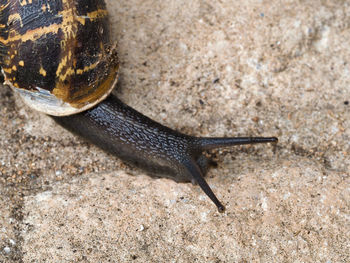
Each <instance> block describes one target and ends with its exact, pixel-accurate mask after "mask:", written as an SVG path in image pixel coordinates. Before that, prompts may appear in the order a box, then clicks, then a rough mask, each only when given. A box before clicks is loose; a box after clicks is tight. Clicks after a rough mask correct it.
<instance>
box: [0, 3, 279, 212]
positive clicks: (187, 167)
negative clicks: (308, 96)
mask: <svg viewBox="0 0 350 263" xmlns="http://www.w3.org/2000/svg"><path fill="white" fill-rule="evenodd" d="M0 66H1V68H2V73H3V75H4V78H5V82H4V84H6V85H9V86H10V87H11V88H12V89H13V90H14V91H15V92H17V93H19V94H20V96H21V97H22V98H23V100H24V101H25V102H26V103H27V104H28V105H29V106H30V107H32V108H34V109H36V110H38V111H41V112H43V113H46V114H48V115H51V116H52V117H53V118H54V119H55V121H56V122H57V123H59V124H60V125H62V126H63V127H65V128H67V129H68V130H70V131H72V132H74V133H76V134H78V135H80V136H82V137H84V138H85V139H87V140H89V141H90V142H92V143H94V144H96V145H97V146H99V147H101V148H102V149H104V150H106V151H108V152H110V153H112V154H114V155H116V156H118V157H119V158H121V159H122V160H124V161H126V162H128V163H134V164H136V165H137V166H140V167H142V168H144V169H146V170H147V171H150V172H151V173H156V174H158V175H159V176H166V177H170V178H172V179H174V180H176V181H180V182H188V181H192V182H196V183H198V185H199V186H200V187H201V188H202V189H203V191H204V192H205V193H206V194H207V195H208V197H209V198H210V199H211V200H212V201H213V202H214V203H215V205H216V206H217V207H218V209H219V211H224V206H223V205H222V204H221V203H220V201H219V200H218V199H217V198H216V196H215V195H214V193H213V192H212V190H211V189H210V187H209V185H208V184H207V183H206V181H205V179H204V175H205V174H206V172H207V168H208V166H209V164H210V160H209V159H208V158H207V157H205V156H204V155H203V151H205V150H210V149H214V148H218V147H227V146H232V145H241V144H252V143H266V142H276V141H277V138H275V137H233V138H202V137H194V136H189V135H185V134H182V133H179V132H177V131H174V130H172V129H170V128H168V127H165V126H163V125H161V124H159V123H157V122H155V121H153V120H151V119H149V118H148V117H146V116H144V115H142V114H141V113H139V112H137V111H135V110H134V109H132V108H130V107H129V106H127V105H126V104H124V103H123V102H122V101H120V100H119V99H118V98H116V97H115V96H113V95H111V94H110V92H111V91H112V90H113V88H114V86H115V85H116V82H117V77H118V68H119V63H118V58H117V54H116V48H115V46H114V45H113V44H112V43H111V41H110V34H109V23H108V15H107V10H106V5H105V3H104V1H103V0H94V1H87V0H40V1H39V0H32V1H25V0H24V1H20V0H0Z"/></svg>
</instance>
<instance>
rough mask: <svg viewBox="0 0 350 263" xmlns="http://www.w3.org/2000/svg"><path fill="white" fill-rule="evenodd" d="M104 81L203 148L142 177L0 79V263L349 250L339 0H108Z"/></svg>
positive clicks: (284, 256) (347, 57) (348, 81)
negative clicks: (168, 173)
mask: <svg viewBox="0 0 350 263" xmlns="http://www.w3.org/2000/svg"><path fill="white" fill-rule="evenodd" d="M108 5H109V11H110V15H111V23H112V29H113V33H114V36H115V39H116V40H117V41H118V43H119V47H118V50H119V54H120V60H121V71H120V79H119V84H118V90H117V91H116V94H117V95H118V96H119V97H120V98H122V99H123V101H125V102H126V103H128V104H129V105H131V106H133V107H134V108H136V109H137V110H139V111H141V112H143V113H144V114H146V115H147V116H149V117H151V118H153V119H155V120H157V121H159V122H161V123H163V124H165V125H167V126H170V127H172V128H174V129H178V130H180V131H182V132H185V133H188V134H195V135H202V136H230V135H231V136H232V135H234V136H238V135H260V136H261V135H264V136H269V135H275V136H278V137H279V139H280V142H279V143H278V145H277V146H272V145H259V146H253V147H249V146H246V147H237V148H234V149H225V150H220V151H215V152H211V153H210V154H211V156H212V157H213V158H214V159H215V160H216V161H217V162H218V167H217V168H214V169H212V170H211V171H210V173H209V175H208V182H209V184H210V185H211V186H212V188H213V190H214V192H215V193H216V194H217V196H218V197H219V199H220V200H221V201H222V202H223V203H224V204H225V205H226V208H227V211H226V213H224V214H219V213H217V210H216V208H215V207H214V205H213V204H212V203H211V202H210V201H209V200H208V198H207V197H206V196H205V195H204V193H203V192H201V190H200V189H199V187H198V186H192V185H191V184H176V183H175V182H173V181H170V180H167V179H152V178H150V177H148V176H147V175H146V174H145V173H144V172H142V171H140V170H139V169H137V168H135V167H131V166H128V165H125V164H124V163H122V162H121V161H119V160H118V159H116V158H115V157H113V156H111V155H108V154H106V153H104V152H102V151H101V150H99V149H97V148H96V147H95V146H92V145H90V144H88V143H86V142H84V141H83V140H81V139H79V138H77V137H75V136H73V135H71V134H70V133H69V132H67V131H65V130H63V129H62V128H61V127H58V126H57V125H56V124H55V123H54V122H53V121H52V120H51V119H50V118H49V117H47V116H45V115H42V114H38V113H36V112H33V111H32V110H30V109H29V108H28V107H26V106H24V105H23V103H22V102H21V100H20V99H19V98H17V97H16V96H14V95H13V94H12V92H11V91H10V90H8V88H6V87H1V89H0V113H1V114H0V118H1V122H0V125H1V128H0V262H350V252H349V251H350V222H349V221H350V179H349V175H350V172H349V167H350V102H349V101H350V74H349V73H350V72H349V71H350V64H349V63H350V49H349V46H350V2H349V1H341V0H338V1H327V0H325V1H317V0H310V1H274V0H273V1H232V0H221V1H209V0H207V1H196V0H194V1H184V0H177V1H155V0H153V1H151V0H149V1H140V0H130V1H115V0H109V1H108Z"/></svg>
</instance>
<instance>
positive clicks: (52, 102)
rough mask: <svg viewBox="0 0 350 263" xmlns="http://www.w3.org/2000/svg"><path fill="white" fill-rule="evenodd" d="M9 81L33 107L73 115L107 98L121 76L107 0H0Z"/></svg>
mask: <svg viewBox="0 0 350 263" xmlns="http://www.w3.org/2000/svg"><path fill="white" fill-rule="evenodd" d="M0 66H1V68H2V72H3V74H4V77H5V84H7V85H9V86H11V87H12V88H13V89H14V90H15V91H16V92H18V93H19V94H20V95H21V97H22V98H23V99H24V101H25V102H26V103H27V104H28V105H29V106H31V107H32V108H34V109H36V110H38V111H41V112H44V113H47V114H50V115H55V116H64V115H71V114H75V113H78V112H81V111H84V110H86V109H88V108H91V107H93V106H94V105H96V104H97V103H99V102H100V101H101V100H103V99H104V98H106V97H107V96H108V94H109V93H110V92H111V91H112V89H113V87H114V86H115V84H116V82H117V75H118V67H119V63H118V59H117V54H116V51H115V47H114V46H113V45H112V44H111V41H110V33H109V21H108V14H107V10H106V5H105V3H104V1H103V0H0Z"/></svg>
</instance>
